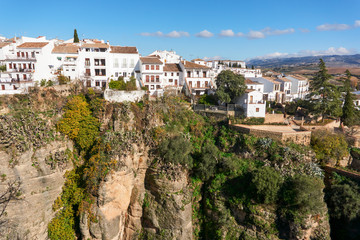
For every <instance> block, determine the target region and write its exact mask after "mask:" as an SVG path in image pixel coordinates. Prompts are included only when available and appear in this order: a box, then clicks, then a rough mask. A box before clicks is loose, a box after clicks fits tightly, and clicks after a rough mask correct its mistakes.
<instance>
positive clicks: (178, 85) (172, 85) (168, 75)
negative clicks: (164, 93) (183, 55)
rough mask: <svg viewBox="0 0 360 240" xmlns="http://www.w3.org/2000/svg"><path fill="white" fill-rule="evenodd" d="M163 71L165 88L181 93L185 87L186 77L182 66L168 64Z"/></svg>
mask: <svg viewBox="0 0 360 240" xmlns="http://www.w3.org/2000/svg"><path fill="white" fill-rule="evenodd" d="M163 69H164V77H163V88H164V89H169V90H178V91H179V90H180V91H181V89H182V87H183V85H184V75H183V71H182V70H181V67H180V65H179V64H177V63H166V64H165V65H164V68H163Z"/></svg>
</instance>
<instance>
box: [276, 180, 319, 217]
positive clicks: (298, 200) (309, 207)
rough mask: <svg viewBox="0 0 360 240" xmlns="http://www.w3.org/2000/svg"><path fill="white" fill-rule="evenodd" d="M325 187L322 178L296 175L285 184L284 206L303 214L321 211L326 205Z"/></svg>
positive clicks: (283, 193)
mask: <svg viewBox="0 0 360 240" xmlns="http://www.w3.org/2000/svg"><path fill="white" fill-rule="evenodd" d="M323 189H324V183H323V181H322V179H321V178H317V177H310V176H307V175H296V176H295V177H294V178H292V179H290V180H289V181H288V182H287V184H285V185H284V189H283V192H282V201H283V206H284V207H285V208H286V209H287V210H290V211H293V212H298V213H300V214H302V215H303V214H309V213H314V212H319V211H320V210H321V208H322V207H323V206H324V201H323Z"/></svg>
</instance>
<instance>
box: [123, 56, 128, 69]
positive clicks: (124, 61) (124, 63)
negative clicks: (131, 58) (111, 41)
mask: <svg viewBox="0 0 360 240" xmlns="http://www.w3.org/2000/svg"><path fill="white" fill-rule="evenodd" d="M122 67H123V68H127V62H126V58H124V59H123V62H122Z"/></svg>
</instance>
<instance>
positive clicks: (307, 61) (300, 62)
mask: <svg viewBox="0 0 360 240" xmlns="http://www.w3.org/2000/svg"><path fill="white" fill-rule="evenodd" d="M319 58H322V59H323V60H324V61H325V63H326V66H328V67H334V68H338V67H346V68H359V67H360V54H355V55H327V56H307V57H290V58H270V59H252V60H250V61H248V63H247V65H248V66H252V65H254V66H255V67H261V68H280V67H301V68H312V67H313V66H314V65H316V64H318V62H319Z"/></svg>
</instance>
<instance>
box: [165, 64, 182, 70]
mask: <svg viewBox="0 0 360 240" xmlns="http://www.w3.org/2000/svg"><path fill="white" fill-rule="evenodd" d="M164 72H181V68H180V66H179V64H176V63H168V64H165V66H164Z"/></svg>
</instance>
